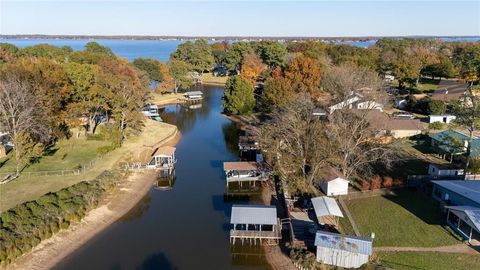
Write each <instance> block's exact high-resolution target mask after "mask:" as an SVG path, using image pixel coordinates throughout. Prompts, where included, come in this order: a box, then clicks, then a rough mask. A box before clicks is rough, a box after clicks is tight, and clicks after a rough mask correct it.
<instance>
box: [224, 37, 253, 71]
mask: <svg viewBox="0 0 480 270" xmlns="http://www.w3.org/2000/svg"><path fill="white" fill-rule="evenodd" d="M250 53H253V48H252V47H251V46H250V44H249V43H247V42H235V43H233V44H232V46H230V48H229V49H228V52H227V55H226V58H225V66H226V67H227V68H228V69H229V70H235V71H237V72H238V71H239V70H240V67H241V65H242V61H243V58H244V57H245V56H246V55H248V54H250Z"/></svg>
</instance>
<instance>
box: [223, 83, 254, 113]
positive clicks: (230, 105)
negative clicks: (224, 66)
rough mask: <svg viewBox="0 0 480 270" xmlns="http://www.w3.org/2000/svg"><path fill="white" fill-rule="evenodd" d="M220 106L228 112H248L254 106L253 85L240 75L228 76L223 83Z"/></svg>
mask: <svg viewBox="0 0 480 270" xmlns="http://www.w3.org/2000/svg"><path fill="white" fill-rule="evenodd" d="M222 107H223V109H224V111H225V112H226V113H228V114H248V113H250V112H252V110H253V108H254V107H255V96H254V94H253V85H252V84H251V82H249V81H248V80H247V79H245V78H243V77H241V76H234V77H230V78H228V80H227V83H226V85H225V92H224V94H223V100H222Z"/></svg>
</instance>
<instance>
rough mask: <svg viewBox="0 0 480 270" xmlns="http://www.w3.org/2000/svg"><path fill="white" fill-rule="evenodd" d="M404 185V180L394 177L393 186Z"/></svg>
mask: <svg viewBox="0 0 480 270" xmlns="http://www.w3.org/2000/svg"><path fill="white" fill-rule="evenodd" d="M404 183H405V178H403V177H396V178H395V179H393V186H395V187H398V186H401V185H403V184H404Z"/></svg>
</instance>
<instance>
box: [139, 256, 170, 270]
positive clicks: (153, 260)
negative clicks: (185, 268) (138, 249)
mask: <svg viewBox="0 0 480 270" xmlns="http://www.w3.org/2000/svg"><path fill="white" fill-rule="evenodd" d="M136 269H137V270H148V269H162V270H170V269H171V270H173V269H177V268H176V267H174V266H173V265H172V262H171V261H170V260H169V259H168V258H167V256H165V254H163V253H162V252H159V253H155V254H152V255H150V256H148V257H147V258H146V259H145V261H144V262H143V263H142V265H140V266H139V267H137V268H136Z"/></svg>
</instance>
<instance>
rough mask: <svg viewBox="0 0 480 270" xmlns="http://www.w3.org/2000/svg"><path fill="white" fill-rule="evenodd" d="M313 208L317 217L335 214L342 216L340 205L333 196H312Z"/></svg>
mask: <svg viewBox="0 0 480 270" xmlns="http://www.w3.org/2000/svg"><path fill="white" fill-rule="evenodd" d="M312 204H313V209H315V214H316V215H317V217H323V216H337V217H343V214H342V211H341V210H340V207H338V204H337V201H336V200H335V199H334V198H330V197H327V196H322V197H316V198H312Z"/></svg>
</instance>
